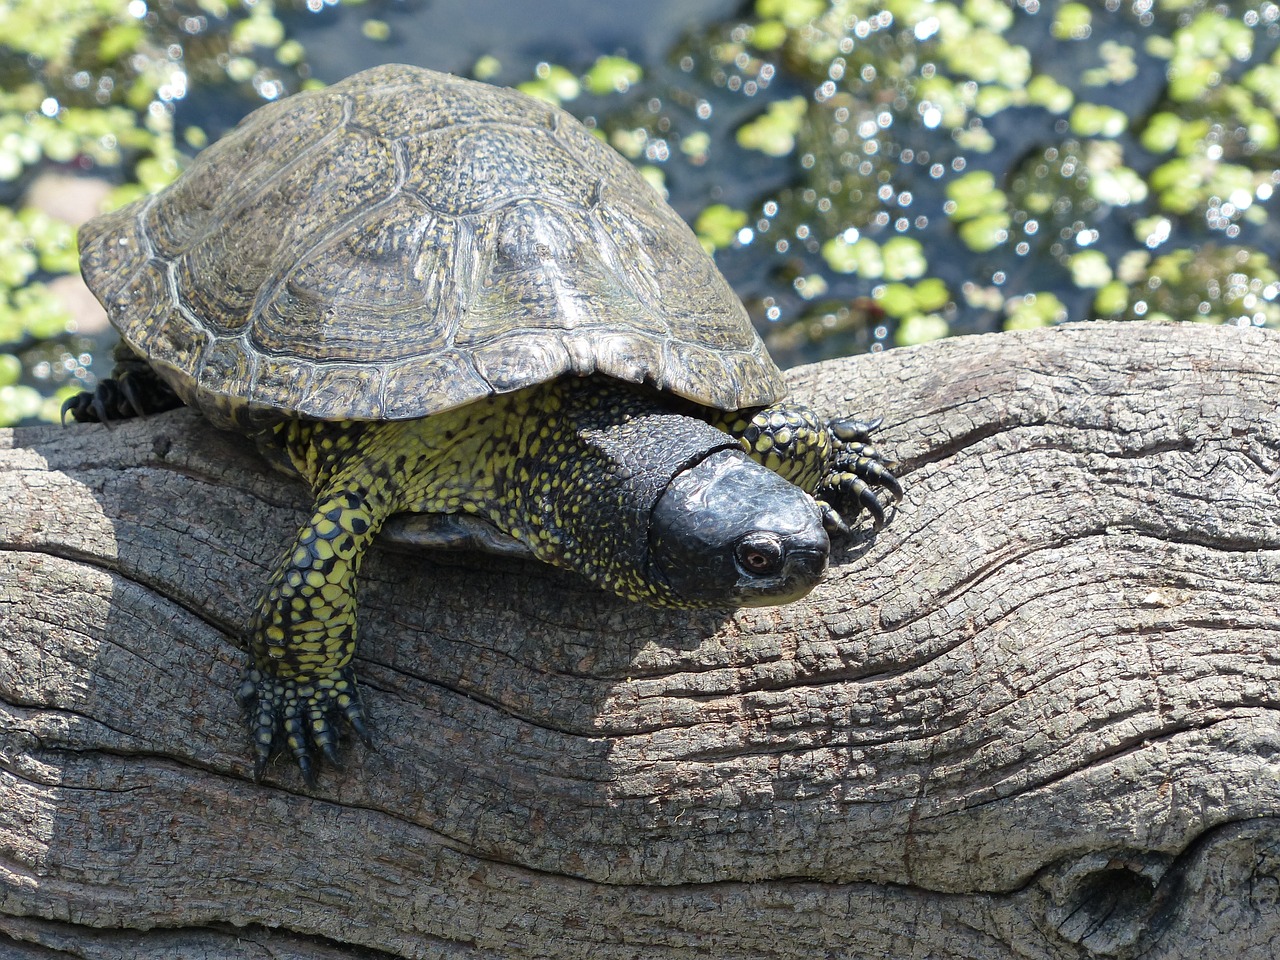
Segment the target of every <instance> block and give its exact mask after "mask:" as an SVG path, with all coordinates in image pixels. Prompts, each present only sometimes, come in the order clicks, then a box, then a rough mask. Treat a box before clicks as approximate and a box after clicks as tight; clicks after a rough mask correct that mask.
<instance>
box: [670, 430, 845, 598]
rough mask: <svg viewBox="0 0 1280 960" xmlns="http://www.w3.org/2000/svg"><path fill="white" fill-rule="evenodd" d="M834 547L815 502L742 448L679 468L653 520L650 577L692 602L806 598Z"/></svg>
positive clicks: (723, 450) (679, 596) (718, 451)
mask: <svg viewBox="0 0 1280 960" xmlns="http://www.w3.org/2000/svg"><path fill="white" fill-rule="evenodd" d="M830 550H831V543H830V541H829V539H828V538H827V532H826V530H825V529H824V528H823V525H822V515H821V513H820V512H819V510H818V506H817V504H815V503H814V501H813V499H812V498H811V497H810V496H809V495H808V494H806V493H805V492H804V491H803V490H801V489H800V488H798V487H796V486H793V485H792V484H790V483H788V482H787V481H785V480H783V479H782V478H781V477H780V476H778V475H777V474H776V473H774V472H773V471H771V470H768V469H766V468H765V467H762V466H761V465H760V464H758V463H756V462H755V461H754V460H752V459H751V458H750V457H748V456H747V455H746V454H745V453H744V452H742V451H741V450H738V449H721V450H716V451H715V452H713V453H711V454H709V455H708V456H706V457H705V458H703V459H701V460H699V461H697V462H696V463H694V464H692V465H691V466H689V467H686V468H685V469H684V470H682V471H680V472H679V473H677V474H676V475H675V476H674V477H673V478H672V479H671V482H670V483H669V484H668V485H667V488H666V491H665V492H664V493H663V494H662V496H661V498H660V499H659V500H658V502H657V504H656V505H655V506H654V508H653V512H652V515H651V519H650V522H649V560H650V564H651V565H652V567H653V568H654V569H653V571H652V572H651V574H650V575H651V576H655V577H658V578H661V579H662V580H664V581H665V582H666V583H667V584H668V585H669V587H670V589H671V590H672V592H674V593H675V594H676V596H677V597H678V598H680V600H682V601H684V603H685V604H687V605H689V606H727V607H765V606H772V605H775V604H782V603H790V602H791V601H793V600H799V599H800V598H801V597H803V596H804V595H805V594H806V593H808V592H809V591H810V590H812V589H813V587H814V585H815V584H817V582H818V580H819V579H821V577H822V574H823V572H824V571H825V570H826V568H827V557H828V554H829V553H830ZM677 602H679V601H677Z"/></svg>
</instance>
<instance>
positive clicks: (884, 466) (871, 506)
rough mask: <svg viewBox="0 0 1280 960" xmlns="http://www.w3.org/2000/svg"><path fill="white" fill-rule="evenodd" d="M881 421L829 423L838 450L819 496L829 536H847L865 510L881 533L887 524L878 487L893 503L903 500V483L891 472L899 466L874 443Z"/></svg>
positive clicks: (850, 419) (874, 526) (821, 484)
mask: <svg viewBox="0 0 1280 960" xmlns="http://www.w3.org/2000/svg"><path fill="white" fill-rule="evenodd" d="M882 422H883V418H881V417H877V418H875V419H874V420H856V419H854V418H852V417H849V418H843V419H837V420H830V421H828V422H827V429H828V430H829V431H830V433H831V436H832V438H833V439H834V440H835V447H836V449H835V455H834V456H833V457H832V459H831V461H830V466H829V470H828V473H827V475H826V476H825V477H824V478H823V479H822V481H821V483H820V484H819V488H818V493H817V497H818V500H819V502H820V503H822V505H823V515H822V522H823V524H824V525H825V526H826V528H827V532H828V533H831V534H833V535H834V534H847V533H848V532H849V529H850V524H851V523H852V522H853V521H854V520H856V519H857V518H858V516H859V515H860V514H862V513H863V512H864V511H865V512H866V513H867V514H868V515H869V516H870V517H871V523H872V526H873V528H874V529H876V530H879V529H881V528H882V527H883V526H884V525H885V522H886V515H885V509H884V504H882V503H881V502H880V497H879V496H877V494H876V488H881V489H883V490H886V491H887V492H888V493H889V496H890V497H892V498H893V499H894V500H899V499H901V497H902V484H900V483H899V482H898V478H897V477H895V476H894V475H893V473H892V472H891V471H892V470H893V469H894V467H895V466H896V464H894V463H893V462H892V461H890V460H886V459H885V458H884V457H883V456H882V455H881V453H880V451H878V450H877V449H876V448H875V447H874V446H873V445H872V444H871V432H872V431H873V430H875V429H876V428H877V427H879V426H880V424H881V423H882ZM836 521H839V522H838V523H837V522H836Z"/></svg>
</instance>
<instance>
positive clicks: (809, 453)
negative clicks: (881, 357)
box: [711, 402, 902, 534]
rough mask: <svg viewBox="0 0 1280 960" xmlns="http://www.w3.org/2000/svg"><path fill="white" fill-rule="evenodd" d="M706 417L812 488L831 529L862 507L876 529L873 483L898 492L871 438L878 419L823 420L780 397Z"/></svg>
mask: <svg viewBox="0 0 1280 960" xmlns="http://www.w3.org/2000/svg"><path fill="white" fill-rule="evenodd" d="M711 422H712V423H714V424H715V425H716V426H718V427H720V429H722V430H724V431H726V432H727V433H730V434H732V435H733V436H736V437H737V438H738V439H739V440H741V441H742V445H743V446H744V447H745V448H746V450H747V452H748V453H749V454H750V455H751V456H752V457H753V458H754V459H755V460H757V461H758V462H760V463H761V464H763V465H764V466H766V467H768V468H769V469H770V470H772V471H774V473H777V474H778V475H779V476H781V477H783V478H784V479H786V480H789V481H790V482H791V483H794V484H795V485H796V486H798V487H800V488H801V489H802V490H806V491H808V492H809V493H810V494H812V495H813V497H814V498H815V499H816V500H817V501H818V505H819V507H821V508H822V522H823V524H824V525H825V526H826V528H827V530H828V532H830V533H838V534H847V533H848V532H849V525H850V524H851V523H853V522H854V521H855V520H856V519H857V518H858V515H859V514H860V513H862V511H864V510H865V511H866V512H867V513H869V514H870V515H871V519H872V522H873V523H874V525H875V526H876V528H877V529H879V528H880V527H881V526H883V525H884V522H885V513H884V507H883V506H882V505H881V503H880V499H879V497H877V496H876V488H877V487H883V488H884V489H885V490H888V491H889V493H890V494H891V495H892V496H893V497H894V499H897V498H898V497H900V496H902V487H901V486H900V485H899V483H898V480H897V478H896V477H894V475H893V473H892V472H891V471H892V469H893V463H892V462H890V461H889V460H887V459H885V457H884V456H882V455H881V454H880V452H879V451H878V450H876V448H875V447H874V446H872V444H871V431H873V430H875V429H876V427H878V426H879V425H880V420H874V421H870V422H868V421H862V420H852V419H843V418H837V419H832V420H823V419H822V418H821V417H819V416H818V414H817V413H816V412H815V411H814V410H813V409H812V408H810V407H808V406H806V405H805V404H803V403H795V402H783V403H777V404H774V405H773V406H771V407H765V408H763V409H761V410H758V411H755V412H754V413H753V412H752V411H739V412H736V413H730V414H725V415H722V416H721V417H719V418H713V419H712V421H711Z"/></svg>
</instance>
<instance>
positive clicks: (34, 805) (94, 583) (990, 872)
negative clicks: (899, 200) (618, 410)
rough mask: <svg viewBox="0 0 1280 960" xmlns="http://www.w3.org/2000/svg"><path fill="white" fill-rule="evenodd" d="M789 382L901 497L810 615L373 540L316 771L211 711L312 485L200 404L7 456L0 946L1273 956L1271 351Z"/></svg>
mask: <svg viewBox="0 0 1280 960" xmlns="http://www.w3.org/2000/svg"><path fill="white" fill-rule="evenodd" d="M792 382H793V384H794V389H795V393H796V394H797V395H798V396H800V397H801V398H803V399H806V400H810V401H812V402H814V403H816V404H818V405H819V406H820V407H821V408H823V409H826V410H829V411H831V412H832V413H836V412H841V413H845V412H847V413H850V414H863V415H872V414H883V415H884V416H885V420H886V423H885V426H884V427H883V428H882V429H881V431H880V432H879V434H878V443H879V444H880V445H881V446H882V447H883V448H885V449H887V450H888V451H890V452H891V453H892V454H893V455H894V456H896V457H897V458H898V459H899V460H900V461H901V463H902V468H901V470H900V474H899V475H900V476H901V478H902V480H903V484H904V486H905V488H906V496H905V497H904V499H903V501H902V502H901V503H900V504H899V505H898V507H897V509H896V512H895V515H894V516H893V518H892V521H891V523H890V525H889V526H888V527H886V528H885V529H883V530H881V531H879V532H878V533H874V534H872V533H871V532H870V531H869V530H865V529H864V531H863V532H862V533H861V535H859V537H857V538H856V539H855V540H853V541H852V542H850V543H848V544H846V545H844V546H843V547H842V548H841V549H839V550H837V551H836V553H835V555H834V557H833V563H832V568H831V571H830V573H829V575H828V577H827V579H826V580H825V581H824V582H823V584H821V585H820V586H819V587H818V589H817V590H815V591H814V593H813V594H811V595H810V596H809V597H808V598H807V599H806V600H804V601H802V602H800V603H796V604H793V605H791V606H787V607H780V608H772V609H757V610H743V611H739V612H736V613H734V614H732V615H726V614H707V613H683V612H670V611H665V612H664V611H655V610H650V609H647V608H637V607H634V606H630V605H627V604H625V603H624V602H622V601H620V600H616V599H614V598H612V597H609V596H606V595H604V594H602V593H599V592H596V591H595V590H593V589H592V588H591V587H589V586H587V585H586V584H584V583H583V582H581V581H579V580H578V579H576V578H575V577H574V576H572V575H570V574H567V573H562V572H559V571H556V570H553V569H551V568H548V567H544V566H541V565H538V564H534V563H529V562H524V561H520V560H515V559H499V558H490V557H483V556H471V555H462V554H460V555H412V556H411V555H406V554H403V553H397V552H394V551H391V550H387V549H385V548H381V547H380V548H375V550H374V552H373V555H372V556H371V557H370V558H369V561H368V562H367V563H366V565H365V570H364V573H363V575H362V581H361V597H360V605H361V617H362V620H361V625H362V631H363V635H362V640H361V652H360V658H359V672H360V676H361V679H362V681H363V689H364V692H365V700H366V705H367V707H368V710H369V712H370V714H371V718H372V720H373V722H374V723H375V724H376V728H377V730H376V732H377V743H378V749H377V751H376V752H373V751H368V750H363V749H358V748H357V747H356V746H355V745H352V744H347V745H346V747H345V751H344V756H345V761H346V762H345V765H344V768H343V769H342V770H341V771H333V770H331V769H325V770H324V771H323V772H322V776H321V779H320V783H319V785H318V786H317V787H316V788H315V789H309V788H307V787H306V786H305V785H304V784H303V782H302V780H301V778H300V776H299V775H298V773H297V770H296V769H295V768H294V767H293V766H292V764H291V763H286V762H281V763H278V764H277V765H276V766H274V767H273V768H272V769H270V770H269V771H268V774H267V776H266V778H265V779H264V782H263V783H261V784H255V783H253V782H252V780H251V778H250V771H251V762H250V749H249V744H248V743H247V740H246V734H245V733H244V731H243V729H242V722H241V718H240V716H239V711H238V708H237V707H236V706H235V703H234V700H233V696H232V694H233V691H234V690H235V688H236V686H237V684H238V682H239V678H240V673H241V670H242V669H243V662H244V653H243V650H242V646H241V643H240V641H239V639H238V638H239V636H240V635H241V634H242V632H243V631H244V629H245V627H246V624H247V622H248V618H249V610H250V604H251V603H252V601H253V599H254V597H255V594H256V592H257V590H258V589H259V586H260V584H261V583H262V582H263V579H264V578H265V577H266V576H267V574H268V573H269V571H270V569H271V567H272V566H273V564H274V562H275V560H276V558H277V556H278V555H279V553H280V552H281V551H282V550H283V548H284V545H285V544H286V543H287V542H288V541H289V539H290V537H291V536H292V534H293V532H294V531H295V530H296V528H297V526H298V524H299V522H300V521H301V520H302V519H304V517H305V511H306V508H307V506H308V497H307V494H306V492H305V490H304V489H303V488H302V486H301V485H300V484H297V483H296V482H292V481H290V480H288V479H286V478H283V477H280V476H277V475H275V474H273V473H272V472H271V471H270V470H269V469H267V468H266V467H265V466H264V465H263V462H262V461H261V460H260V459H259V458H258V457H257V456H256V455H255V454H254V453H253V452H252V450H251V449H250V448H249V446H248V444H247V443H246V442H245V441H243V440H242V439H240V438H238V437H236V436H233V435H229V434H224V433H219V432H217V431H215V430H213V429H212V428H210V427H209V426H208V425H207V424H205V423H204V422H202V421H201V420H200V419H199V418H198V417H197V416H195V415H194V414H192V413H190V412H188V411H175V412H173V413H171V414H166V415H163V416H159V417H154V418H151V419H149V420H147V421H145V422H130V423H122V424H119V425H117V426H116V427H115V428H114V429H112V430H110V431H107V430H104V429H103V428H101V427H96V426H76V427H69V428H67V429H65V430H63V429H59V428H57V427H49V428H45V427H41V428H32V429H21V430H15V431H8V432H3V433H0V504H3V508H2V509H0V954H3V955H4V956H6V957H10V956H12V957H17V958H36V957H39V958H48V957H63V956H74V957H85V958H95V960H96V958H115V957H120V958H125V957H129V958H135V957H142V958H146V957H172V956H193V955H198V956H200V957H205V958H223V957H226V958H231V957H244V956H271V957H278V958H295V957H296V958H302V957H308V958H325V960H330V958H349V957H370V956H394V957H440V958H444V957H447V958H461V957H467V958H552V957H554V958H558V960H573V958H587V957H590V958H606V960H607V958H689V957H702V956H715V957H725V958H734V957H751V958H792V957H794V958H801V957H803V958H813V957H876V958H879V957H891V958H926V957H928V958H974V960H990V958H1003V957H1021V958H1055V960H1056V958H1073V960H1074V958H1083V957H1121V958H1122V957H1136V956H1142V957H1146V958H1192V957H1195V958H1200V957H1212V956H1223V957H1225V956H1230V957H1232V958H1233V960H1240V958H1254V957H1257V958H1267V960H1271V958H1274V957H1275V956H1277V955H1280V909H1277V907H1278V905H1280V412H1278V409H1277V404H1278V402H1280V399H1278V398H1280V336H1278V335H1277V334H1276V333H1275V332H1270V331H1262V330H1253V329H1249V330H1239V329H1234V328H1217V327H1205V326H1196V325H1183V326H1155V325H1147V324H1124V325H1108V324H1082V325H1073V326H1067V327H1060V328H1055V329H1049V330H1042V331H1034V332H1030V333H1019V334H999V335H992V336H983V337H971V338H962V339H955V340H947V341H941V342H938V343H932V344H927V345H925V346H922V347H918V348H912V349H902V350H893V351H889V352H887V353H884V354H881V355H877V356H864V357H858V358H853V359H848V360H841V361H832V362H828V363H824V364H819V365H816V366H813V367H808V368H804V369H801V370H797V371H794V372H793V374H792Z"/></svg>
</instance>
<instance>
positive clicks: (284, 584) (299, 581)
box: [239, 479, 385, 783]
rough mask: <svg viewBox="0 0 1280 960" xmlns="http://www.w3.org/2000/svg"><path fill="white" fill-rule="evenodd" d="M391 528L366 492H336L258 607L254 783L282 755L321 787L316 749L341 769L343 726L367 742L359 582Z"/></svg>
mask: <svg viewBox="0 0 1280 960" xmlns="http://www.w3.org/2000/svg"><path fill="white" fill-rule="evenodd" d="M384 518H385V517H384V513H383V512H382V511H380V510H379V509H377V507H376V506H375V505H374V504H373V503H371V500H370V497H369V496H368V495H367V493H366V492H365V490H363V489H362V487H361V486H360V485H359V484H357V483H355V482H353V481H350V480H345V481H344V480H341V479H338V480H337V481H335V482H332V483H330V484H329V485H328V486H327V487H325V488H324V489H322V490H321V491H320V493H319V495H318V496H317V498H316V504H315V510H314V513H313V514H312V517H311V519H310V520H308V521H307V522H306V523H305V524H304V525H303V526H302V529H301V530H299V531H298V537H297V540H296V541H295V542H294V545H293V546H292V547H291V548H290V550H289V553H288V554H287V555H286V556H285V557H284V559H283V560H282V561H281V564H280V566H279V567H278V568H277V570H276V573H275V575H274V576H273V577H272V579H271V582H270V584H269V585H268V587H267V589H266V591H265V592H264V593H263V595H262V598H261V600H260V601H259V602H258V609H257V613H256V614H255V616H254V621H253V627H252V629H251V632H250V635H249V648H250V654H251V660H252V664H251V667H250V669H249V671H248V673H247V675H246V678H245V681H244V683H243V684H242V685H241V688H240V694H239V699H240V702H241V704H242V705H243V706H244V707H245V708H246V710H247V712H248V715H249V729H250V734H251V735H252V737H253V742H254V751H255V755H256V759H255V764H254V775H255V777H261V775H262V773H263V771H264V770H265V768H266V765H267V762H268V761H269V760H270V758H271V755H272V753H274V752H275V749H276V748H277V747H278V746H281V745H284V746H287V747H288V748H289V750H290V752H291V753H292V754H293V756H294V757H295V759H296V760H297V762H298V765H299V767H301V768H302V775H303V777H304V778H305V779H306V781H307V782H308V783H314V781H315V768H314V764H313V758H314V752H313V748H317V749H319V750H320V752H322V753H323V754H324V755H325V757H327V758H328V759H329V760H330V761H331V762H333V763H334V764H335V765H336V763H337V735H338V729H337V724H336V723H335V721H336V720H337V719H339V718H341V717H345V718H346V719H347V721H348V722H349V723H350V724H351V726H352V728H353V729H354V730H355V731H356V733H357V734H359V736H360V737H361V738H362V739H363V740H364V741H365V742H366V743H369V742H370V737H369V731H368V727H367V725H366V723H365V715H364V709H363V707H362V706H361V703H360V695H359V692H358V691H357V689H356V678H355V671H354V668H353V667H352V664H351V659H352V657H353V656H354V654H355V650H356V574H357V572H358V571H359V569H360V563H361V561H362V560H363V558H364V554H365V551H366V549H367V548H368V546H369V543H370V542H371V541H372V540H373V537H374V534H375V533H377V530H378V528H379V527H380V526H381V525H382V521H383V519H384Z"/></svg>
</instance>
